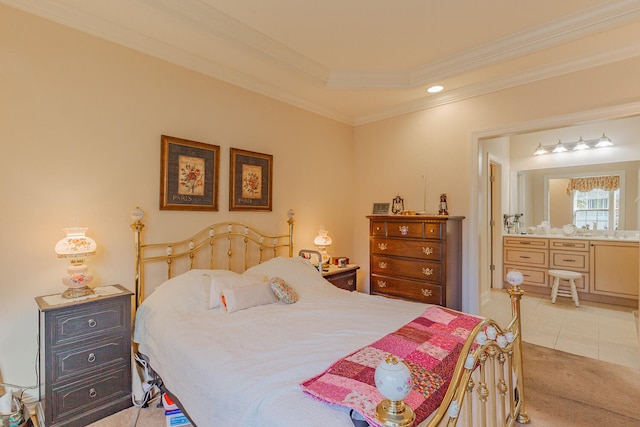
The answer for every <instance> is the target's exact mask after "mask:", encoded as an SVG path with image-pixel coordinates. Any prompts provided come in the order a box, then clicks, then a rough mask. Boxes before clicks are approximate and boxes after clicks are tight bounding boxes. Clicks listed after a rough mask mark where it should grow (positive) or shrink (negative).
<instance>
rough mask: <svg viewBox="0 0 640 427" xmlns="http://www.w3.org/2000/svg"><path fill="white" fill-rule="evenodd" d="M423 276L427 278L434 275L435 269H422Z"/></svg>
mask: <svg viewBox="0 0 640 427" xmlns="http://www.w3.org/2000/svg"><path fill="white" fill-rule="evenodd" d="M422 274H424V275H425V276H431V275H433V268H429V267H422Z"/></svg>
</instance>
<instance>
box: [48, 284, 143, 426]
mask: <svg viewBox="0 0 640 427" xmlns="http://www.w3.org/2000/svg"><path fill="white" fill-rule="evenodd" d="M98 289H99V290H98ZM98 292H100V293H99V294H98V295H96V296H92V297H90V298H86V299H82V298H79V299H69V300H60V297H59V295H49V296H44V297H37V298H36V303H37V304H38V311H39V323H40V325H39V335H40V354H41V355H42V356H43V357H44V363H43V366H41V370H40V372H41V374H42V375H44V390H45V391H44V399H43V400H41V401H40V402H39V404H38V415H39V417H38V418H39V420H38V421H39V424H40V426H45V427H54V426H80V425H88V424H91V423H92V422H94V421H97V420H98V419H101V418H104V417H106V416H108V415H111V414H113V413H115V412H118V411H121V410H122V409H125V408H128V407H129V406H131V404H132V403H131V296H132V295H133V294H132V293H131V292H130V291H129V290H128V289H125V288H124V287H122V286H120V285H113V286H106V287H104V288H102V287H101V288H96V293H98Z"/></svg>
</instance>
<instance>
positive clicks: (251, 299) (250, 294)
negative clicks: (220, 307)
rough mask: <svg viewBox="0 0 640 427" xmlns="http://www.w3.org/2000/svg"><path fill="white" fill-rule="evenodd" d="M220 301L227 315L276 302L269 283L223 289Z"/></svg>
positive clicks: (276, 299)
mask: <svg viewBox="0 0 640 427" xmlns="http://www.w3.org/2000/svg"><path fill="white" fill-rule="evenodd" d="M222 300H223V303H224V306H225V308H226V311H227V313H233V312H234V311H238V310H244V309H246V308H250V307H255V306H258V305H265V304H273V303H274V302H277V301H278V298H276V296H275V295H274V293H273V291H272V290H271V285H269V283H256V284H253V285H246V286H240V287H235V288H227V289H223V291H222Z"/></svg>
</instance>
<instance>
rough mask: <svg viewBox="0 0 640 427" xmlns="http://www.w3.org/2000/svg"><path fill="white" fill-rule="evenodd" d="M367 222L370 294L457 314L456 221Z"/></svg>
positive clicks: (385, 218) (391, 218)
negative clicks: (438, 308) (419, 303)
mask: <svg viewBox="0 0 640 427" xmlns="http://www.w3.org/2000/svg"><path fill="white" fill-rule="evenodd" d="M367 218H369V242H370V246H369V248H370V249H369V251H370V292H371V294H376V295H385V296H389V297H395V298H402V299H408V300H413V301H420V302H425V303H431V304H438V305H442V306H446V307H449V308H453V309H456V310H460V309H461V308H462V220H463V219H464V217H461V216H440V215H373V216H368V217H367Z"/></svg>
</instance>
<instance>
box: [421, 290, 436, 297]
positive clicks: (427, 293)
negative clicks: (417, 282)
mask: <svg viewBox="0 0 640 427" xmlns="http://www.w3.org/2000/svg"><path fill="white" fill-rule="evenodd" d="M420 291H421V292H422V295H424V296H425V297H432V296H433V291H432V290H431V289H421V290H420Z"/></svg>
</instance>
